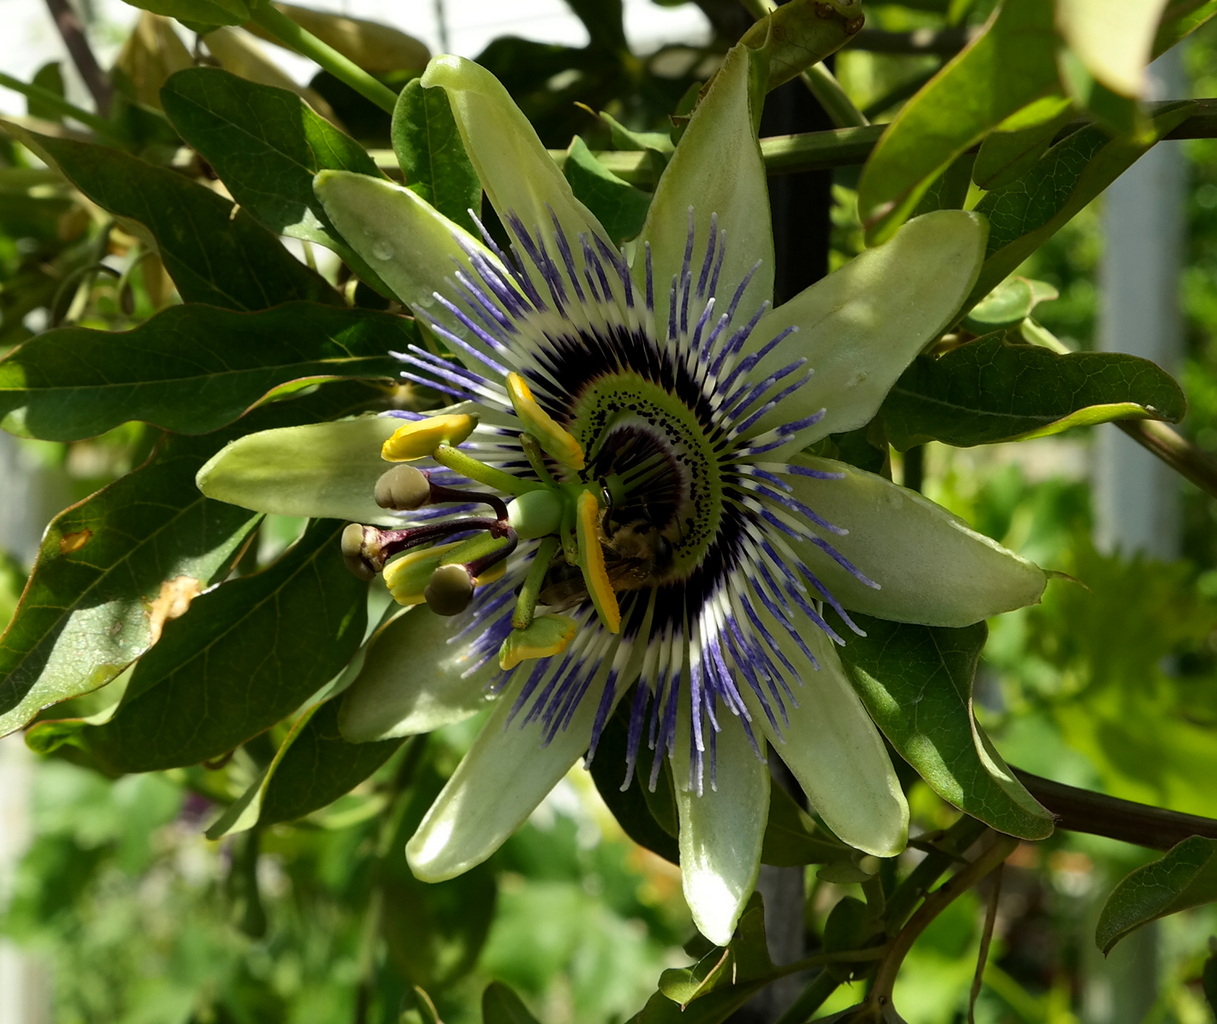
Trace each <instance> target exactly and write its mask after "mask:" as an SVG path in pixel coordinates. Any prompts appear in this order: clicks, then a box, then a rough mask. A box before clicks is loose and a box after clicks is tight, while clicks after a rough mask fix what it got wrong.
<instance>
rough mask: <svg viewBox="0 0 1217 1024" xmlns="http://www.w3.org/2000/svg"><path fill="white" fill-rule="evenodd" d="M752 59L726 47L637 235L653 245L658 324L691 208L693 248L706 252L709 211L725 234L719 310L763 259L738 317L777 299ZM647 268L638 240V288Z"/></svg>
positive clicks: (665, 307)
mask: <svg viewBox="0 0 1217 1024" xmlns="http://www.w3.org/2000/svg"><path fill="white" fill-rule="evenodd" d="M751 60H752V51H751V50H749V49H748V48H747V47H746V46H736V47H734V48H733V49H732V50H730V51H729V52H728V53H727V56H726V58H725V59H724V61H723V65H722V67H721V68H720V69H719V71H718V73H717V74H716V75H715V76H714V78H713V80H712V81H711V82H710V86H709V89H708V91H707V92H706V95H705V96H704V97H703V98H702V100H701V102H700V103H699V104H698V106H697V109H696V110H694V111H693V117H692V119H691V120H690V122H689V127H688V128H687V129H686V131H685V133H684V135H683V136H681V139H680V143H679V144H678V145H677V147H676V152H675V153H674V154H673V156H672V160H671V162H670V163H669V164H668V166H667V169H666V170H665V171H664V172H663V177H661V178H660V179H659V185H658V186H657V187H656V189H655V198H654V199H653V200H652V201H651V209H650V211H649V212H648V213H647V219H646V223H645V224H644V225H643V228H642V234H641V235H640V236H639V241H640V242H649V243H650V246H651V262H652V266H653V268H654V281H655V322H656V323H657V324H661V325H662V324H666V323H667V322H668V289H669V288H670V287H671V284H672V279H673V278H674V277H676V276H677V275H679V273H680V270H681V264H682V263H683V260H684V254H685V244H686V242H687V241H688V238H689V210H690V208H692V210H693V224H694V231H695V234H696V240H697V241H696V245H695V247H694V251H695V252H698V251H701V252H704V251H705V242H706V238H707V237H708V235H709V230H710V218H711V215H712V214H717V221H718V229H719V231H721V232H723V233H724V234H725V238H723V239H721V240H720V245H725V246H726V257H725V260H724V262H723V267H722V272H721V274H720V276H719V280H720V282H721V284H720V287H719V295H720V298H719V303H720V305H719V308H718V312H719V313H722V312H725V310H726V306H727V303H728V302H729V301H730V299H731V296H732V294H733V293H734V290H735V288H736V286H737V285H738V284H739V283H740V282H741V281H743V280H744V278H745V277H746V276H747V275H748V273H749V271H751V270H752V268H753V267H754V266H755V265H756V263H757V262H758V261H760V266H759V268H757V270H756V273H755V275H754V276H753V278H752V282H751V283H750V284H749V286H748V290H747V291H746V292H745V293H744V298H743V301H742V302H741V303H740V305H739V309H738V312H737V316H736V320H737V321H739V322H741V323H742V322H746V321H747V320H748V319H749V318H751V317H752V315H753V314H754V313H755V312H756V311H757V310H758V309H759V308H760V306H761V303H763V302H767V301H769V300H771V299H772V298H773V229H772V227H771V224H770V219H769V189H768V186H767V185H766V183H765V165H764V161H762V159H761V150H760V146H759V145H758V144H757V141H756V132H755V131H754V130H753V126H752V109H751V104H750V101H749V64H750V62H751ZM645 266H646V260H645V257H644V253H643V251H642V247H641V245H640V246H639V251H638V255H637V256H636V257H635V259H634V275H635V279H636V280H637V281H638V283H639V286H640V287H641V286H642V285H643V283H644V270H645ZM700 271H701V266H700V264H699V265H697V266H694V267H693V268H692V272H693V282H694V284H696V283H697V277H698V275H699V273H700Z"/></svg>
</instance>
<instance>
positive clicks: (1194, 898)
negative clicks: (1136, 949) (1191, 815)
mask: <svg viewBox="0 0 1217 1024" xmlns="http://www.w3.org/2000/svg"><path fill="white" fill-rule="evenodd" d="M1213 902H1217V839H1205V838H1204V837H1202V836H1191V837H1189V838H1187V839H1185V840H1183V842H1181V843H1179V844H1178V845H1177V846H1175V847H1173V848H1172V849H1171V850H1170V851H1168V852H1167V853H1166V855H1165V856H1164V857H1162V859H1161V860H1156V861H1154V862H1153V863H1152V864H1145V865H1143V866H1142V867H1139V868H1137V869H1136V870H1135V871H1133V872H1131V873H1130V874H1129V875H1127V876H1126V877H1125V878H1123V879H1122V880H1121V881H1120V883H1119V884H1118V885H1117V886H1116V887H1115V889H1114V890H1113V891H1112V894H1111V895H1110V896H1108V897H1107V902H1106V903H1105V904H1104V905H1103V910H1102V912H1101V913H1100V914H1099V923H1098V925H1097V926H1096V927H1095V941H1096V942H1097V943H1098V946H1099V948H1100V949H1101V950H1102V951H1103V952H1104V953H1110V952H1111V950H1112V947H1113V946H1115V944H1116V943H1117V942H1119V941H1120V940H1121V939H1122V938H1124V937H1125V936H1126V935H1128V934H1129V933H1130V932H1133V931H1136V930H1137V929H1138V928H1140V927H1141V926H1142V925H1145V924H1148V923H1149V922H1150V921H1156V920H1157V919H1158V918H1160V917H1166V916H1167V915H1168V914H1176V913H1178V912H1179V911H1180V910H1187V909H1189V908H1190V907H1199V906H1202V905H1203V904H1205V903H1213Z"/></svg>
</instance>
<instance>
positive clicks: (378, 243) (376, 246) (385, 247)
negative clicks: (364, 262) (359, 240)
mask: <svg viewBox="0 0 1217 1024" xmlns="http://www.w3.org/2000/svg"><path fill="white" fill-rule="evenodd" d="M372 258H373V259H375V260H380V261H381V262H384V263H387V262H388V261H389V260H391V259H392V258H393V246H392V245H390V244H389V242H388V241H386V240H385V239H383V238H374V239H373V240H372Z"/></svg>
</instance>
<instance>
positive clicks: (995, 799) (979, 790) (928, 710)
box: [840, 615, 1052, 839]
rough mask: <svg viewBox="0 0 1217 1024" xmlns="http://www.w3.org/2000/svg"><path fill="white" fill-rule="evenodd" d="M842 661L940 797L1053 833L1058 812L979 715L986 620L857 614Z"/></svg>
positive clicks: (1015, 825) (995, 822)
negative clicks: (1011, 763) (1031, 788)
mask: <svg viewBox="0 0 1217 1024" xmlns="http://www.w3.org/2000/svg"><path fill="white" fill-rule="evenodd" d="M854 618H855V620H856V621H857V623H858V625H859V626H861V627H862V628H863V629H864V630H865V631H866V635H865V636H854V635H850V636H849V639H848V641H847V642H846V644H845V646H844V647H842V648H841V649H840V653H841V661H842V663H843V664H844V666H845V671H846V674H847V675H848V677H849V680H850V682H851V683H852V684H853V687H854V689H855V690H856V691H857V693H858V696H859V697H861V698H862V702H863V704H865V705H866V709H867V711H869V712H870V716H871V718H873V719H874V720H875V723H876V724H877V725H878V726H879V728H880V729H882V730H883V734H884V735H885V736H886V737H887V738H888V741H889V742H890V743H891V744H892V746H893V747H895V748H896V750H897V751H898V752H899V754H900V756H901V757H903V758H904V759H905V760H906V761H908V762H909V764H911V765H912V766H913V767H914V768H916V769H917V771H918V773H919V774H920V775H921V777H922V778H923V779H925V781H926V782H927V783H928V784H929V786H930V788H931V789H933V790H934V792H935V793H937V794H938V795H939V796H940V797H942V798H943V799H944V800H946V801H947V802H948V803H951V804H953V805H954V806H956V807H958V808H959V809H960V810H962V811H965V812H967V813H968V814H970V815H972V816H973V817H975V818H979V819H980V820H981V821H983V822H985V823H986V824H987V825H990V826H992V827H993V828H995V829H997V830H998V831H999V832H1005V833H1008V834H1009V835H1013V836H1018V837H1020V838H1023V839H1043V838H1044V837H1045V836H1048V835H1051V834H1052V815H1051V814H1049V813H1048V811H1046V810H1045V809H1044V808H1043V807H1041V806H1040V805H1039V803H1038V802H1037V801H1036V800H1035V798H1034V797H1032V796H1031V794H1030V793H1028V792H1027V790H1026V789H1025V788H1024V787H1023V785H1022V783H1020V782H1019V781H1018V780H1017V779H1016V778H1015V777H1014V775H1013V773H1012V772H1011V771H1010V769H1009V768H1008V767H1007V766H1006V764H1005V762H1004V761H1002V759H1001V756H1000V755H999V754H998V753H997V751H996V750H995V749H994V748H993V746H992V744H991V743H990V742H989V740H988V738H987V737H986V736H985V735H984V733H983V732H982V731H981V729H980V726H979V725H977V723H976V719H975V718H973V716H972V680H973V678H974V676H975V673H976V659H977V658H978V657H979V656H980V650H981V648H982V647H983V646H984V642H985V637H986V635H987V630H986V628H985V625H984V623H977V624H976V625H973V626H965V627H964V628H962V629H945V628H936V627H931V626H917V625H910V624H906V623H896V622H888V621H886V620H884V619H873V618H870V617H869V616H863V615H855V616H854Z"/></svg>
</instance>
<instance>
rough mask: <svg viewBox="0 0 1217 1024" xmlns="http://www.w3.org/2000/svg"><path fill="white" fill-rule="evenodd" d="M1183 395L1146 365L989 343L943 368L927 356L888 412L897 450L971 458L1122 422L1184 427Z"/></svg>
mask: <svg viewBox="0 0 1217 1024" xmlns="http://www.w3.org/2000/svg"><path fill="white" fill-rule="evenodd" d="M1185 411H1186V400H1185V399H1184V396H1183V392H1182V391H1181V390H1180V389H1179V385H1178V384H1176V383H1175V381H1174V380H1173V379H1172V378H1171V376H1170V374H1168V373H1167V372H1166V371H1165V370H1162V369H1161V368H1159V367H1158V366H1157V365H1155V364H1154V363H1151V362H1150V361H1149V360H1148V359H1141V358H1139V357H1137V356H1130V355H1124V354H1122V353H1117V352H1072V353H1069V354H1067V355H1058V354H1056V353H1055V352H1050V351H1049V350H1048V349H1045V348H1040V347H1039V346H1037V345H1020V344H1010V343H1008V342H1007V341H1006V340H1005V336H1004V335H1002V334H990V335H986V336H985V337H983V338H978V339H977V340H976V341H973V342H969V343H968V344H966V345H961V346H960V347H959V348H956V349H953V350H951V351H950V352H948V353H947V354H946V355H944V356H941V357H939V358H937V359H935V358H933V357H930V356H919V357H918V358H917V359H915V360H914V361H913V363H912V364H911V365H910V366H909V368H908V369H907V370H905V372H904V373H903V374H902V375H901V377H900V379H899V380H898V381H897V382H896V386H895V387H894V388H892V390H891V392H890V393H889V395H888V398H887V400H886V401H885V402H884V403H883V408H882V410H881V415H882V416H883V422H884V424H885V426H886V429H887V432H888V440H889V441H890V442H891V443H892V444H893V445H894V446H895V447H896V448H897V449H899V450H901V451H904V450H905V449H908V448H911V447H912V446H913V445H916V444H924V443H925V442H926V441H943V442H944V443H946V444H951V445H955V446H956V447H960V448H966V447H970V446H972V445H977V444H993V443H996V442H998V441H1010V440H1014V439H1017V438H1027V437H1041V436H1044V435H1048V434H1056V433H1059V432H1060V431H1062V430H1067V429H1068V428H1070V427H1074V426H1080V425H1083V424H1091V423H1105V422H1107V421H1109V420H1114V419H1128V418H1137V419H1164V420H1169V421H1170V422H1178V421H1179V420H1180V419H1182V417H1183V414H1184V412H1185Z"/></svg>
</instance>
